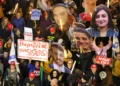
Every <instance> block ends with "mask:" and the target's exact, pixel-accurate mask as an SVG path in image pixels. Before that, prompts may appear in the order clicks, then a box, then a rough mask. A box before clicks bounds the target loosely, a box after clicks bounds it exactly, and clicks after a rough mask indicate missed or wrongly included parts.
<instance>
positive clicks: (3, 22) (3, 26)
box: [1, 17, 9, 29]
mask: <svg viewBox="0 0 120 86" xmlns="http://www.w3.org/2000/svg"><path fill="white" fill-rule="evenodd" d="M5 19H7V20H8V18H7V17H4V18H3V19H2V22H1V25H2V28H3V29H4V28H5ZM8 22H9V20H8Z"/></svg>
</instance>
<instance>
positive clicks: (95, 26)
mask: <svg viewBox="0 0 120 86" xmlns="http://www.w3.org/2000/svg"><path fill="white" fill-rule="evenodd" d="M101 10H104V11H105V12H106V13H107V14H108V19H109V21H108V28H111V29H114V28H115V26H114V24H113V22H112V15H111V13H110V10H109V8H108V7H106V6H105V5H99V6H97V7H96V8H95V11H94V13H93V16H92V24H91V27H92V28H94V29H97V25H96V22H95V19H96V16H97V13H98V12H99V11H101Z"/></svg>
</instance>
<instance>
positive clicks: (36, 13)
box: [31, 9, 41, 20]
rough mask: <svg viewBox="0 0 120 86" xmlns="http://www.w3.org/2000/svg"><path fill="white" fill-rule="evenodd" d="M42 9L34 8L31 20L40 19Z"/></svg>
mask: <svg viewBox="0 0 120 86" xmlns="http://www.w3.org/2000/svg"><path fill="white" fill-rule="evenodd" d="M40 14H41V11H40V10H37V9H33V10H32V13H31V20H40Z"/></svg>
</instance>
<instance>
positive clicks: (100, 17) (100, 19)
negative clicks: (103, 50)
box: [95, 10, 109, 28]
mask: <svg viewBox="0 0 120 86" xmlns="http://www.w3.org/2000/svg"><path fill="white" fill-rule="evenodd" d="M108 21H109V19H108V14H107V12H106V11H104V10H100V11H99V12H98V13H97V15H96V18H95V22H96V25H97V26H98V27H100V28H102V27H106V26H107V25H108Z"/></svg>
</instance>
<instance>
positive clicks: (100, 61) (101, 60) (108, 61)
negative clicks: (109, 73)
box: [96, 56, 112, 65]
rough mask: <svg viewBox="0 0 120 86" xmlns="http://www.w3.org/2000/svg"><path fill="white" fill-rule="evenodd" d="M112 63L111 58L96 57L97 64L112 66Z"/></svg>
mask: <svg viewBox="0 0 120 86" xmlns="http://www.w3.org/2000/svg"><path fill="white" fill-rule="evenodd" d="M111 61H112V59H111V58H107V57H102V56H97V57H96V63H97V64H103V65H110V64H111Z"/></svg>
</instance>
